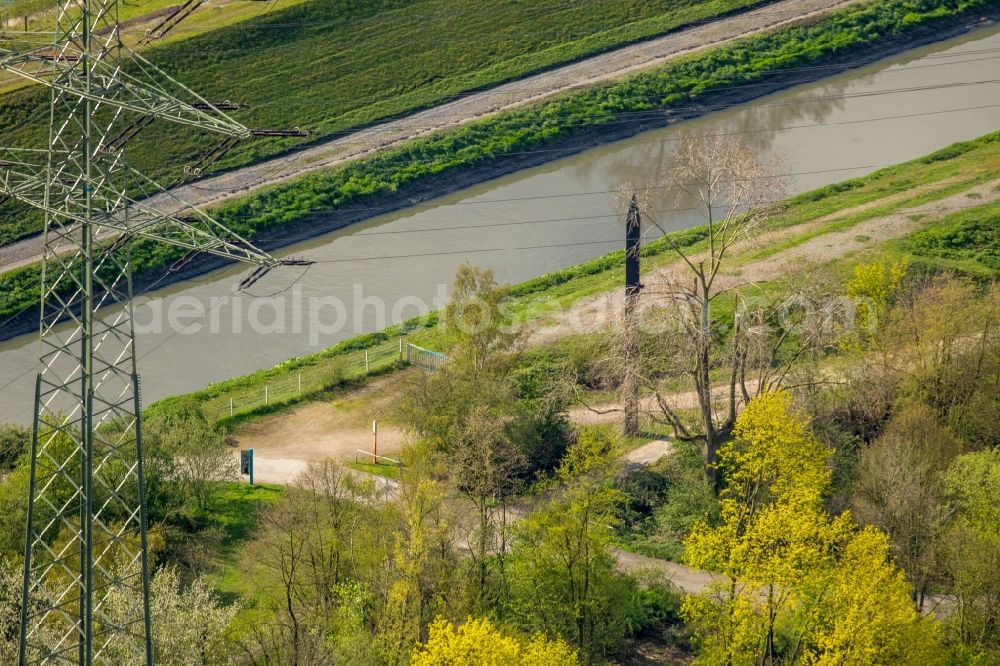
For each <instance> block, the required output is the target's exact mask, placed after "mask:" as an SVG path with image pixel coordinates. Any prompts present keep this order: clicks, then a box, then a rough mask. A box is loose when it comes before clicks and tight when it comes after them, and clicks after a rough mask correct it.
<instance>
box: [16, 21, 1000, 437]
mask: <svg viewBox="0 0 1000 666" xmlns="http://www.w3.org/2000/svg"><path fill="white" fill-rule="evenodd" d="M998 65H1000V27H991V28H985V29H982V30H978V31H976V32H973V33H970V34H968V35H965V36H962V37H959V38H956V39H952V40H948V41H944V42H939V43H936V44H933V45H930V46H927V47H923V48H919V49H914V50H912V51H908V52H906V53H904V54H901V55H898V56H895V57H892V58H888V59H885V60H883V61H879V62H878V63H876V64H873V65H869V66H866V67H863V68H859V69H855V70H852V71H850V72H847V73H844V74H841V75H837V76H833V77H829V78H826V79H823V80H820V81H817V82H815V83H811V84H806V85H802V86H798V87H795V88H792V89H789V90H787V91H783V92H780V93H777V94H773V95H768V96H766V97H762V98H760V99H758V100H756V101H754V102H752V103H749V104H744V105H740V106H737V107H733V108H730V109H727V110H725V111H720V112H716V113H712V114H709V115H706V116H704V117H702V118H699V119H697V120H694V121H689V122H684V123H680V124H678V125H675V126H672V127H669V128H666V129H662V130H654V131H650V132H646V133H643V134H639V135H637V136H634V137H632V138H630V139H626V140H623V141H619V142H616V143H612V144H608V145H605V146H602V147H599V148H595V149H592V150H587V151H584V152H582V153H579V154H577V155H574V156H571V157H567V158H564V159H560V160H557V161H553V162H550V163H548V164H545V165H543V166H540V167H536V168H532V169H526V170H524V171H520V172H517V173H515V174H511V175H509V176H506V177H503V178H498V179H496V180H492V181H489V182H486V183H483V184H481V185H478V186H475V187H471V188H468V189H465V190H462V191H460V192H456V193H454V194H452V195H449V196H445V197H441V198H438V199H435V200H433V201H431V202H428V203H426V204H421V205H419V206H415V207H412V208H409V209H405V210H402V211H398V212H395V213H392V214H389V215H383V216H380V217H377V218H373V219H371V220H368V221H366V222H363V223H360V224H356V225H353V226H351V227H349V228H346V229H342V230H340V231H337V232H333V233H330V234H326V235H324V236H320V237H317V238H314V239H312V240H310V241H307V242H303V243H299V244H297V245H293V246H289V247H286V248H283V249H282V250H280V251H278V252H276V253H275V254H277V255H279V256H282V257H285V256H296V257H306V258H309V259H311V260H314V261H317V262H323V263H317V264H316V265H314V266H313V267H311V268H309V269H308V270H307V271H305V272H303V269H302V268H286V269H281V270H276V271H274V272H272V273H271V274H269V275H268V276H267V277H266V278H265V279H264V280H262V281H260V282H258V283H257V284H255V285H254V286H253V287H252V288H251V289H250V290H249V293H248V294H242V295H239V294H234V292H233V289H234V285H235V284H237V283H238V282H239V281H240V280H241V279H242V278H243V277H244V276H245V275H246V274H247V270H246V269H244V268H241V267H229V268H226V269H222V270H219V271H216V272H215V273H211V274H208V275H205V276H202V277H200V278H197V279H196V280H189V281H187V282H183V283H178V284H175V285H172V286H170V287H168V288H164V289H161V290H159V291H153V292H150V293H149V294H146V295H145V296H144V297H143V298H142V299H141V301H140V303H139V305H138V307H137V311H136V320H137V324H138V325H139V335H138V339H137V347H138V352H139V354H140V356H141V360H140V371H141V374H142V377H143V398H144V400H145V401H146V403H147V404H148V403H149V402H151V401H153V400H156V399H158V398H161V397H164V396H166V395H172V394H177V393H184V392H188V391H192V390H196V389H199V388H201V387H203V386H205V385H206V384H209V383H211V382H215V381H219V380H222V379H226V378H228V377H233V376H236V375H240V374H244V373H247V372H251V371H253V370H257V369H260V368H266V367H271V366H273V365H275V364H277V363H280V362H282V361H283V360H285V359H288V358H290V357H294V356H299V355H304V354H309V353H313V352H316V351H319V350H320V349H322V348H325V347H328V346H330V345H332V344H334V343H336V342H338V341H340V340H344V339H346V338H349V337H352V336H355V335H358V334H360V333H364V332H368V331H372V330H376V329H377V328H381V327H382V326H384V325H387V324H391V323H394V322H396V321H401V320H405V319H408V318H410V317H412V316H414V315H417V314H420V313H421V312H423V311H426V310H427V309H434V308H437V307H439V306H440V305H441V303H442V302H443V300H444V298H445V297H446V294H447V289H448V285H449V284H450V282H451V280H452V277H453V275H454V272H455V269H456V268H457V267H458V266H459V265H460V264H461V263H462V262H470V263H474V264H477V265H480V266H488V267H491V268H493V269H494V270H495V272H496V275H497V278H498V279H499V280H501V281H504V282H521V281H524V280H527V279H530V278H532V277H535V276H538V275H541V274H544V273H547V272H550V271H554V270H558V269H560V268H563V267H566V266H570V265H572V264H576V263H580V262H583V261H586V260H588V259H592V258H594V257H597V256H600V255H602V254H604V253H606V252H608V251H611V250H614V249H617V248H619V247H621V246H622V238H623V235H624V231H623V226H624V223H623V221H622V220H621V219H620V217H619V216H618V215H617V214H616V209H617V204H616V202H615V200H614V196H613V195H612V194H610V193H609V192H610V191H611V190H614V188H615V187H616V186H617V185H618V184H619V183H620V182H622V181H629V182H632V183H636V184H643V183H662V182H663V180H664V176H663V174H664V173H666V172H667V170H668V169H670V167H671V163H672V153H673V149H674V147H675V146H676V137H677V135H678V133H679V132H683V131H687V132H692V133H704V132H707V131H714V130H722V131H725V132H734V133H739V134H740V135H741V136H743V137H745V138H746V139H747V140H749V141H751V142H752V143H753V144H754V145H756V146H757V147H758V148H759V149H760V150H761V151H763V152H765V153H767V154H770V155H774V156H776V157H778V158H780V159H781V160H782V161H783V163H784V165H785V167H786V170H787V171H788V172H789V173H790V174H791V176H790V182H791V190H792V191H793V192H803V191H807V190H810V189H813V188H816V187H820V186H822V185H825V184H829V183H833V182H837V181H840V180H844V179H847V178H851V177H855V176H859V175H863V174H865V173H869V172H871V171H874V170H876V169H877V168H879V167H881V166H888V165H890V164H895V163H898V162H902V161H905V160H909V159H913V158H915V157H919V156H921V155H924V154H927V153H929V152H932V151H934V150H936V149H938V148H941V147H944V146H947V145H949V144H951V143H954V142H956V141H961V140H966V139H971V138H974V137H978V136H981V135H983V134H986V133H987V132H990V131H993V130H997V129H1000V83H998V82H997V80H998V79H1000V76H998V73H1000V66H998ZM689 205H690V203H689V202H685V201H684V200H683V198H679V197H678V195H677V193H675V192H671V191H670V190H669V189H667V188H660V189H658V190H656V195H655V200H654V201H653V202H652V206H653V208H654V209H656V210H658V211H661V212H659V213H658V217H659V221H660V223H661V225H663V226H665V227H667V228H668V229H683V228H687V227H691V226H695V225H698V224H700V223H702V219H701V218H700V217H699V216H698V215H697V214H695V213H694V212H693V211H690V210H675V209H684V208H687V207H688V206H689ZM657 233H658V232H657V231H656V230H655V229H650V230H649V236H650V237H652V236H655V235H657ZM293 283H294V286H292V285H293ZM37 356H38V342H37V336H36V335H25V336H21V337H19V338H15V339H13V340H10V341H7V342H5V343H0V421H4V420H11V421H19V422H22V423H24V422H29V421H30V414H31V401H32V390H33V385H34V381H33V374H34V372H35V367H36V359H37Z"/></svg>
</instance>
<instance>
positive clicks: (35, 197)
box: [0, 161, 280, 268]
mask: <svg viewBox="0 0 1000 666" xmlns="http://www.w3.org/2000/svg"><path fill="white" fill-rule="evenodd" d="M86 182H87V181H81V182H80V183H76V182H74V183H72V184H64V183H61V182H60V181H58V180H52V181H50V182H49V184H48V186H49V197H48V200H47V199H46V197H45V181H44V169H43V168H41V167H37V166H35V167H32V166H31V165H30V164H27V163H25V162H17V163H15V162H10V161H7V162H4V161H0V194H7V195H10V196H12V197H14V198H15V199H17V200H19V201H22V202H24V203H26V204H28V205H29V206H32V207H33V208H37V209H39V210H42V211H45V212H46V213H48V214H49V215H51V216H54V217H57V218H59V219H61V220H68V221H71V222H76V223H79V224H83V223H84V222H87V221H88V218H87V215H86V211H85V210H83V209H82V208H76V207H73V206H67V205H65V204H66V203H67V202H72V201H73V199H74V194H78V190H79V188H80V187H81V186H84V185H86ZM93 187H94V189H93V191H92V194H91V197H92V203H93V206H94V210H95V211H103V212H102V213H101V214H100V215H99V216H94V214H93V212H92V213H91V217H90V220H89V221H91V222H94V223H97V224H99V225H100V226H101V227H102V228H103V231H102V233H103V234H108V233H109V232H110V235H111V236H119V237H121V236H124V237H128V238H145V239H149V240H153V241H157V242H161V243H167V244H169V245H173V246H176V247H180V248H183V249H186V250H188V251H189V252H192V253H199V252H203V253H206V254H211V255H215V256H219V257H223V258H226V259H230V260H234V261H241V262H244V263H248V264H254V265H256V266H264V267H268V268H272V267H274V266H277V265H278V264H279V263H280V262H279V261H278V260H277V259H275V258H274V257H272V256H271V255H270V254H268V253H267V252H264V251H263V250H260V249H258V248H257V247H255V246H254V245H253V243H251V242H250V241H249V240H247V239H245V238H243V237H241V236H239V235H238V234H236V233H234V232H232V231H230V230H228V229H227V228H225V227H224V226H223V225H221V224H219V223H218V222H217V221H216V220H215V219H213V218H212V217H211V216H210V215H208V214H207V213H204V212H202V211H200V210H198V209H197V208H192V209H191V210H192V211H193V212H194V214H195V217H194V218H192V219H181V218H178V217H176V216H174V215H170V214H167V213H162V212H160V211H158V210H156V209H155V208H152V207H151V206H147V205H145V204H143V203H140V202H138V201H135V200H134V199H131V198H129V197H127V196H125V195H124V194H123V193H121V192H119V191H117V190H108V188H106V187H101V186H100V185H99V184H94V186H93ZM47 201H57V202H60V203H59V205H54V204H51V203H47Z"/></svg>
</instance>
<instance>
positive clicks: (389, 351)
mask: <svg viewBox="0 0 1000 666" xmlns="http://www.w3.org/2000/svg"><path fill="white" fill-rule="evenodd" d="M448 360H449V359H448V357H447V356H445V355H444V354H441V353H439V352H436V351H431V350H430V349H424V348H423V347H418V346H417V345H414V344H410V343H409V342H405V341H403V340H394V341H392V342H386V343H383V344H381V345H378V346H376V347H371V348H369V349H363V350H359V351H356V352H352V353H349V354H342V355H339V356H331V357H330V358H326V359H322V360H320V361H319V362H317V363H316V364H314V365H308V366H305V367H302V368H299V369H297V370H293V371H289V372H288V373H287V374H285V375H284V376H282V377H276V378H275V379H273V380H269V381H265V382H264V383H263V384H262V385H261V386H259V387H257V388H252V389H245V390H238V389H236V390H233V391H231V392H226V393H224V394H222V395H219V396H218V397H215V398H212V399H210V400H207V401H206V402H205V403H204V405H203V410H204V412H205V416H206V417H208V418H209V419H211V420H213V421H217V420H219V419H222V418H226V417H231V416H238V415H240V414H247V413H250V412H254V411H257V410H259V409H262V408H265V407H270V406H278V405H283V404H287V403H290V402H295V401H297V400H300V399H302V398H304V397H307V396H310V395H314V394H316V393H320V392H322V391H325V390H327V389H329V388H332V387H334V386H336V385H337V384H340V383H341V382H344V381H347V380H350V379H357V378H360V377H365V376H367V375H370V374H372V373H375V372H379V371H381V370H384V369H386V368H388V367H390V366H391V365H393V364H394V363H397V362H402V361H405V362H406V363H409V364H412V365H415V366H417V367H420V368H423V369H424V370H427V371H429V372H434V371H436V370H437V369H438V368H440V367H441V366H442V365H443V364H444V363H446V362H447V361H448Z"/></svg>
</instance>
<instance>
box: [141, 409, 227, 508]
mask: <svg viewBox="0 0 1000 666" xmlns="http://www.w3.org/2000/svg"><path fill="white" fill-rule="evenodd" d="M147 431H148V433H149V436H148V438H147V439H148V441H149V447H148V448H149V450H150V451H151V456H150V458H151V461H150V462H151V464H150V465H149V466H148V467H149V470H150V473H149V474H148V479H149V485H150V486H151V488H150V489H151V491H152V493H151V495H152V497H153V501H154V503H155V504H156V505H157V506H159V504H160V501H162V502H163V503H169V502H171V499H170V498H169V495H170V494H174V495H176V496H177V497H180V498H181V499H182V503H183V505H184V506H186V507H187V508H188V509H189V510H190V511H191V512H192V513H194V514H200V513H204V512H205V511H206V510H208V509H209V507H210V506H211V504H212V501H213V499H214V497H215V494H216V493H217V491H218V484H219V482H220V481H235V480H237V479H238V478H239V463H238V461H237V460H236V457H235V456H234V455H233V451H232V450H231V449H230V448H229V446H228V445H227V444H226V441H225V437H224V436H223V435H222V433H221V432H219V431H218V430H216V429H215V428H213V427H212V426H211V425H210V424H209V423H208V421H206V420H205V418H204V417H203V416H202V415H201V413H200V412H197V411H191V410H185V411H181V412H175V413H172V414H169V415H163V416H158V417H157V418H154V419H150V422H149V427H148V428H147ZM168 489H169V490H168ZM165 495H166V496H165Z"/></svg>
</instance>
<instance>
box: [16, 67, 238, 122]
mask: <svg viewBox="0 0 1000 666" xmlns="http://www.w3.org/2000/svg"><path fill="white" fill-rule="evenodd" d="M77 57H78V56H72V55H65V54H64V55H60V56H58V57H56V58H55V59H53V57H52V56H48V55H42V54H40V53H39V52H38V51H34V52H27V53H24V52H18V51H11V50H9V49H0V70H5V71H8V72H11V73H12V74H15V75H17V76H20V77H21V78H24V79H27V80H28V81H32V82H34V83H38V84H40V85H43V86H46V87H48V88H52V89H54V90H57V91H59V92H61V93H64V94H67V95H72V96H75V97H79V98H80V99H89V100H91V101H93V102H97V103H99V104H101V105H102V106H108V107H114V108H119V109H122V110H123V111H129V112H133V113H137V114H141V115H145V116H152V117H154V118H158V119H162V120H166V121H169V122H173V123H178V124H180V125H186V126H189V127H195V128H198V129H202V130H205V131H208V132H213V133H215V134H221V135H223V136H231V137H237V138H240V139H246V138H249V137H250V136H251V131H250V129H248V128H247V127H245V126H244V125H242V124H241V123H239V122H237V121H235V120H233V119H232V118H230V117H229V116H227V115H226V114H225V113H223V112H222V111H219V110H218V109H216V108H215V107H214V106H212V105H211V104H210V103H208V102H206V101H205V100H203V99H201V98H200V97H198V96H197V95H194V93H191V92H190V91H188V90H187V89H186V88H183V86H181V88H182V91H183V92H184V93H188V94H191V95H192V96H194V97H195V98H196V101H195V103H196V104H198V106H197V107H196V106H195V105H194V104H192V103H188V102H185V101H183V100H181V99H178V98H177V97H176V96H174V95H172V94H170V92H169V91H167V90H165V89H163V88H161V87H157V86H154V85H150V84H148V83H146V82H145V81H142V80H141V79H139V78H136V77H134V76H131V75H129V74H127V73H125V72H123V71H122V69H121V67H119V66H117V65H116V64H114V63H112V62H108V61H106V60H103V59H91V60H90V61H89V62H88V66H89V68H90V71H91V88H90V89H89V90H88V89H86V88H84V87H83V86H81V85H78V84H79V83H80V82H81V80H82V79H81V77H73V76H64V74H65V73H67V72H68V71H71V70H72V69H73V68H74V67H78V66H79V65H78V64H77V62H78V61H76V60H74V58H77ZM136 57H137V56H136ZM141 65H142V68H143V70H149V69H150V68H152V69H154V70H155V73H156V74H157V75H162V73H161V72H160V71H159V70H158V69H156V68H155V66H154V65H152V64H151V63H149V62H148V61H145V60H142V61H141ZM163 76H165V75H163ZM177 85H179V84H177Z"/></svg>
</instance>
